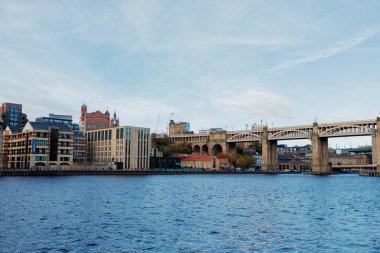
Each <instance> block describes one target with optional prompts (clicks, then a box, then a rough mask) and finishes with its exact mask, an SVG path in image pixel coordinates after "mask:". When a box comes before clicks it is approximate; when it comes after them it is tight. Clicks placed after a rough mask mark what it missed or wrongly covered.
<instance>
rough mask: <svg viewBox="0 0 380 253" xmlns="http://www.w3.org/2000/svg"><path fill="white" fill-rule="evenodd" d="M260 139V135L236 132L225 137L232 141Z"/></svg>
mask: <svg viewBox="0 0 380 253" xmlns="http://www.w3.org/2000/svg"><path fill="white" fill-rule="evenodd" d="M260 139H261V136H260V135H258V134H254V133H238V134H236V135H234V136H232V137H230V138H228V139H227V141H228V142H233V141H249V140H251V141H258V140H260Z"/></svg>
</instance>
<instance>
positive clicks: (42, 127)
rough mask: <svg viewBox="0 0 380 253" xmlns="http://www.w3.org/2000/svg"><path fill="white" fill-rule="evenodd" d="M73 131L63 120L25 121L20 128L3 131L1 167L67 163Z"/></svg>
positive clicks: (71, 151)
mask: <svg viewBox="0 0 380 253" xmlns="http://www.w3.org/2000/svg"><path fill="white" fill-rule="evenodd" d="M73 134H74V133H73V131H72V130H71V129H70V127H69V126H68V125H66V124H59V123H42V122H28V123H27V124H26V125H25V127H24V128H23V129H22V130H21V131H16V132H15V131H12V129H11V128H10V127H9V126H8V127H7V128H6V130H5V131H4V145H3V147H4V150H3V152H4V168H33V167H48V166H70V165H72V164H73Z"/></svg>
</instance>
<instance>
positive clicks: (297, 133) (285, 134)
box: [269, 129, 311, 139]
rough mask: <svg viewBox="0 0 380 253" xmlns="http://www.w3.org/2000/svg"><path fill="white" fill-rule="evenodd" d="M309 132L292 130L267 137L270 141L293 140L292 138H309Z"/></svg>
mask: <svg viewBox="0 0 380 253" xmlns="http://www.w3.org/2000/svg"><path fill="white" fill-rule="evenodd" d="M310 134H311V133H310V132H307V131H304V130H299V129H292V130H282V131H279V132H276V133H273V134H271V135H269V138H270V139H277V138H287V137H289V138H294V137H298V138H299V137H305V138H308V137H310Z"/></svg>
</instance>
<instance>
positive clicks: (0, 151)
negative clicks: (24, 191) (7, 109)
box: [0, 119, 4, 169]
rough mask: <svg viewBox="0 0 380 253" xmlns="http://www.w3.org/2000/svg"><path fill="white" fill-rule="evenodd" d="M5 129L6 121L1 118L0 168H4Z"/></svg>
mask: <svg viewBox="0 0 380 253" xmlns="http://www.w3.org/2000/svg"><path fill="white" fill-rule="evenodd" d="M3 129H4V121H3V120H2V119H0V169H2V168H3Z"/></svg>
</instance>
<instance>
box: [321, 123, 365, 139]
mask: <svg viewBox="0 0 380 253" xmlns="http://www.w3.org/2000/svg"><path fill="white" fill-rule="evenodd" d="M372 131H373V128H371V127H370V126H368V125H366V126H361V125H342V126H336V127H333V128H327V129H322V131H321V132H320V133H319V135H320V136H329V135H335V134H342V133H345V134H347V133H352V134H355V133H371V132H372Z"/></svg>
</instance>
